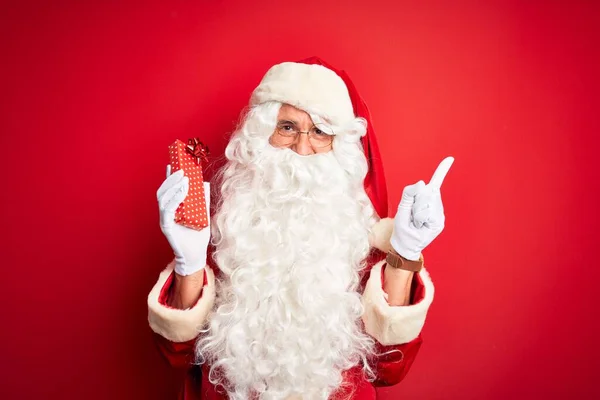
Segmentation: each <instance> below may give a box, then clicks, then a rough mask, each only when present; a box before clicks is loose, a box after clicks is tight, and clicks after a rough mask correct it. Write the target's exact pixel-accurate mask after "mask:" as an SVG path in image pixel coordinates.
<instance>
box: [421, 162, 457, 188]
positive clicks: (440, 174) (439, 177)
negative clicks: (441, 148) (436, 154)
mask: <svg viewBox="0 0 600 400" xmlns="http://www.w3.org/2000/svg"><path fill="white" fill-rule="evenodd" d="M453 162H454V157H446V158H444V159H443V160H442V162H441V163H440V165H438V167H437V168H436V170H435V172H434V173H433V176H432V177H431V180H430V181H429V184H428V185H427V186H431V187H434V188H437V189H440V188H441V187H442V182H444V178H445V177H446V174H447V173H448V171H449V170H450V167H451V166H452V163H453Z"/></svg>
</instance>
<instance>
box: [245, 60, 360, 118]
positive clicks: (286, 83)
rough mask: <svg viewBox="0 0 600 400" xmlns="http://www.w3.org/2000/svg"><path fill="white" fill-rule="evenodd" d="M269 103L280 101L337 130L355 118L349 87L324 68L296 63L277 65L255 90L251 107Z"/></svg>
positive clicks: (337, 76)
mask: <svg viewBox="0 0 600 400" xmlns="http://www.w3.org/2000/svg"><path fill="white" fill-rule="evenodd" d="M267 101H279V102H281V103H286V104H289V105H292V106H294V107H296V108H299V109H301V110H304V111H306V112H308V113H314V114H318V115H320V116H322V117H323V118H324V119H325V120H326V121H327V122H328V123H330V124H332V125H335V126H345V125H347V124H349V123H350V122H352V121H353V120H354V118H355V117H354V110H353V108H352V101H351V100H350V95H349V94H348V88H347V87H346V84H345V83H344V81H343V80H342V78H340V76H339V75H338V74H336V73H335V72H333V71H332V70H330V69H329V68H325V67H323V66H322V65H316V64H302V63H294V62H284V63H281V64H277V65H274V66H273V67H271V68H270V69H269V71H267V73H266V74H265V76H264V77H263V79H262V81H261V82H260V84H259V85H258V87H257V88H256V89H254V92H253V93H252V97H251V98H250V105H257V104H261V103H265V102H267Z"/></svg>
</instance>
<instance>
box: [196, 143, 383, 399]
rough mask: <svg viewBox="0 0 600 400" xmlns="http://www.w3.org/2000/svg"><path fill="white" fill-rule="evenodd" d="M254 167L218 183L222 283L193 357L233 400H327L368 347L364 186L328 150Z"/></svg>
mask: <svg viewBox="0 0 600 400" xmlns="http://www.w3.org/2000/svg"><path fill="white" fill-rule="evenodd" d="M253 165H254V167H249V166H248V165H246V166H241V165H238V166H235V164H232V165H231V166H230V168H231V169H232V171H230V173H229V177H228V178H226V181H225V182H224V185H223V189H224V192H223V195H224V198H223V203H222V205H221V208H220V210H219V213H218V215H217V217H216V223H215V228H216V232H215V233H216V234H215V238H216V240H217V243H216V247H217V250H216V253H215V258H216V261H217V263H218V265H219V267H220V268H221V269H222V270H223V272H224V274H225V278H224V279H223V281H222V282H220V283H219V287H218V291H217V293H218V298H217V310H216V311H215V313H213V315H212V316H211V320H210V326H209V330H208V334H207V335H206V336H205V337H204V338H203V339H202V340H201V341H199V343H198V354H199V355H200V357H201V358H203V359H206V360H207V361H208V362H209V363H210V364H211V380H213V381H215V382H220V383H222V384H223V385H224V386H225V388H226V390H227V391H228V393H229V396H230V398H232V399H247V398H250V397H253V396H256V395H258V396H259V397H260V398H261V399H285V398H286V397H288V396H290V395H293V394H301V395H302V396H304V398H310V399H313V398H322V399H326V398H327V397H328V396H329V395H330V394H331V393H332V392H333V391H334V390H335V389H336V388H337V387H339V385H340V384H341V383H342V375H341V372H342V371H343V370H346V369H349V368H351V367H353V366H355V365H357V364H359V363H360V362H361V361H363V362H365V360H366V357H367V355H368V354H369V353H370V351H371V349H372V344H373V342H372V339H371V338H370V337H368V336H367V335H365V334H364V333H363V332H362V330H361V324H360V316H361V314H362V305H361V303H360V297H359V295H358V293H357V292H356V288H357V286H358V278H359V276H358V271H359V270H360V269H361V268H362V267H363V265H362V261H363V260H364V258H365V256H366V254H367V252H368V226H369V213H368V212H365V210H364V203H363V202H361V201H359V200H358V199H362V198H365V195H364V190H363V189H362V181H361V180H360V179H354V182H353V180H352V179H350V178H349V176H348V174H347V173H346V172H345V171H344V170H343V169H342V168H341V167H340V165H339V164H338V162H337V160H336V158H335V156H334V155H333V153H331V152H330V153H326V154H319V155H314V156H310V157H301V156H298V155H297V154H295V153H294V152H292V151H290V150H287V149H286V150H280V149H274V148H270V147H268V148H266V149H264V152H263V154H262V155H261V158H260V160H258V161H256V162H255V163H253ZM226 176H227V175H226ZM361 190H362V193H360V195H359V194H358V192H360V191H361Z"/></svg>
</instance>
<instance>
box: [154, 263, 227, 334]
mask: <svg viewBox="0 0 600 400" xmlns="http://www.w3.org/2000/svg"><path fill="white" fill-rule="evenodd" d="M174 265H175V263H174V262H172V263H170V264H169V265H168V266H167V268H165V269H164V270H163V271H162V272H161V273H160V276H159V278H158V281H157V282H156V284H155V285H154V287H153V288H152V290H151V291H150V294H149V295H148V322H149V324H150V328H151V329H152V330H153V331H154V332H156V333H158V334H159V335H161V336H163V337H164V338H165V339H168V340H170V341H172V342H176V343H180V342H187V341H188V340H191V339H194V338H195V337H196V336H198V333H199V330H200V329H201V328H202V325H203V324H204V321H205V320H206V317H207V316H208V313H209V312H210V311H211V310H212V307H213V304H214V301H215V276H214V273H213V272H212V270H211V268H210V267H209V266H206V267H205V270H206V278H207V281H208V282H207V284H206V285H204V287H203V288H202V294H201V296H200V299H199V300H198V303H196V305H195V306H193V307H192V308H189V309H187V310H178V309H175V308H169V307H166V306H164V305H162V304H160V302H159V297H160V292H161V290H162V288H163V286H164V285H165V283H166V281H167V279H168V278H169V276H170V275H171V273H172V272H173V267H174Z"/></svg>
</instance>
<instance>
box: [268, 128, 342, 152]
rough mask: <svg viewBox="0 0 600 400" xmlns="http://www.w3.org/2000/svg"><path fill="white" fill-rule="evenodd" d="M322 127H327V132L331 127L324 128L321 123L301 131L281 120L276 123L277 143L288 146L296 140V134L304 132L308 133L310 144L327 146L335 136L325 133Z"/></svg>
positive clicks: (316, 146)
mask: <svg viewBox="0 0 600 400" xmlns="http://www.w3.org/2000/svg"><path fill="white" fill-rule="evenodd" d="M319 126H321V128H322V129H321V128H319ZM324 129H327V130H328V131H329V132H331V129H330V128H329V127H328V128H325V126H323V125H322V124H316V125H313V127H312V128H310V130H308V131H306V132H303V131H301V130H299V129H298V127H297V126H296V125H295V124H293V123H291V122H281V123H279V124H277V128H276V129H275V132H277V134H278V135H279V136H280V137H281V138H280V140H279V144H281V145H282V146H290V145H291V144H292V143H294V142H295V141H296V139H297V138H298V136H300V135H301V134H303V133H306V134H307V135H308V141H309V142H310V144H311V146H313V147H315V148H318V147H327V146H329V145H330V144H331V143H332V142H333V137H334V136H335V135H334V134H328V133H325V132H324Z"/></svg>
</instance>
